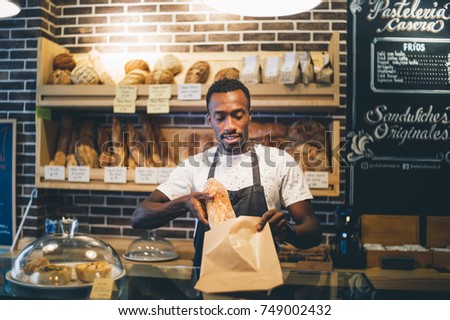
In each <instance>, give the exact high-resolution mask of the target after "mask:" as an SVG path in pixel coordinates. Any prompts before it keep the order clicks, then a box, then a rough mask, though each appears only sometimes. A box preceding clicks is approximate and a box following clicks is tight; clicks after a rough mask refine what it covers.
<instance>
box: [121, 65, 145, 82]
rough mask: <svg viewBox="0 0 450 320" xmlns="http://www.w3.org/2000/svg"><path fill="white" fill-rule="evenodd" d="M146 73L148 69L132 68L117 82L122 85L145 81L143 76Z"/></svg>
mask: <svg viewBox="0 0 450 320" xmlns="http://www.w3.org/2000/svg"><path fill="white" fill-rule="evenodd" d="M147 75H148V71H146V70H140V69H134V70H132V71H130V72H129V73H127V74H126V75H125V77H124V78H123V79H122V80H121V81H120V82H119V84H120V85H122V86H127V85H134V84H143V83H145V78H146V77H147Z"/></svg>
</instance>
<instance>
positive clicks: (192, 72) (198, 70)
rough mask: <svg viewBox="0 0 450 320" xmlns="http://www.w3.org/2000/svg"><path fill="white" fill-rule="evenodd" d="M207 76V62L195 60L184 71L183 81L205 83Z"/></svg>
mask: <svg viewBox="0 0 450 320" xmlns="http://www.w3.org/2000/svg"><path fill="white" fill-rule="evenodd" d="M208 77H209V63H208V62H206V61H197V62H196V63H194V64H193V65H192V66H191V67H190V68H189V70H188V72H187V73H186V77H185V79H184V83H205V82H206V81H207V80H208Z"/></svg>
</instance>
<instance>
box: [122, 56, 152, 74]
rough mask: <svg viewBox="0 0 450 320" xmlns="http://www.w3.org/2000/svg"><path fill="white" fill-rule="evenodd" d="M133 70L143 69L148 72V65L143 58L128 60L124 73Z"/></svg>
mask: <svg viewBox="0 0 450 320" xmlns="http://www.w3.org/2000/svg"><path fill="white" fill-rule="evenodd" d="M133 70H144V71H147V72H150V67H149V65H148V63H147V62H145V61H144V60H141V59H135V60H130V61H128V62H127V64H126V65H125V73H130V72H131V71H133Z"/></svg>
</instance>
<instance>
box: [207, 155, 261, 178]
mask: <svg viewBox="0 0 450 320" xmlns="http://www.w3.org/2000/svg"><path fill="white" fill-rule="evenodd" d="M250 156H251V158H252V173H253V185H255V186H260V185H261V175H260V171H259V161H258V155H257V154H256V151H255V148H254V147H253V146H251V147H250ZM218 163H219V148H217V150H216V152H215V153H214V160H213V163H212V164H211V168H209V173H208V179H209V178H214V174H215V172H216V167H217V164H218Z"/></svg>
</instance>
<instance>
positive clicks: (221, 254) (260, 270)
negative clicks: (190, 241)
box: [195, 216, 283, 293]
mask: <svg viewBox="0 0 450 320" xmlns="http://www.w3.org/2000/svg"><path fill="white" fill-rule="evenodd" d="M259 220H260V218H259V217H250V216H240V217H238V218H236V219H229V220H225V221H224V222H222V223H221V224H220V225H218V226H217V227H216V228H214V229H213V230H210V231H208V232H206V233H205V242H204V245H203V257H202V265H201V272H200V279H199V280H198V282H197V284H196V285H195V289H197V290H200V291H202V292H205V293H219V292H234V291H261V290H270V289H272V288H274V287H276V286H279V285H281V284H283V275H282V272H281V266H280V262H279V260H278V256H277V253H276V250H275V245H274V242H273V238H272V233H271V231H270V228H269V226H268V225H266V227H264V229H263V230H262V231H261V232H257V231H256V225H257V224H258V222H259Z"/></svg>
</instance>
